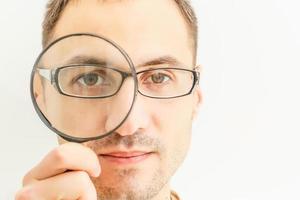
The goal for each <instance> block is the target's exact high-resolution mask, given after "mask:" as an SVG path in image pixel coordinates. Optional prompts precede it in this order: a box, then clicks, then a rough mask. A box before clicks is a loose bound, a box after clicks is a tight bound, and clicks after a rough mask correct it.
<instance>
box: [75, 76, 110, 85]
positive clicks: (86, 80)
mask: <svg viewBox="0 0 300 200" xmlns="http://www.w3.org/2000/svg"><path fill="white" fill-rule="evenodd" d="M77 81H78V82H79V83H80V84H82V85H84V86H97V85H101V84H103V83H104V81H105V79H104V78H103V77H102V76H100V75H99V74H97V73H88V74H84V75H82V76H80V77H79V78H78V79H77Z"/></svg>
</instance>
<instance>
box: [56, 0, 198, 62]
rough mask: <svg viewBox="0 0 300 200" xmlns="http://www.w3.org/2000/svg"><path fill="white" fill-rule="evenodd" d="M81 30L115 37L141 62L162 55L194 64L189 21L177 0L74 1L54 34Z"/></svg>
mask: <svg viewBox="0 0 300 200" xmlns="http://www.w3.org/2000/svg"><path fill="white" fill-rule="evenodd" d="M78 32H88V33H94V34H99V35H102V36H105V37H107V38H109V39H111V40H113V41H115V42H116V43H117V44H119V45H120V46H121V47H122V48H123V49H124V50H125V51H126V52H127V53H128V54H129V56H130V57H131V59H132V60H133V62H134V63H135V64H137V65H138V64H139V63H142V62H147V60H153V59H154V58H156V57H162V56H172V57H175V58H176V59H177V60H179V61H181V62H182V63H184V64H186V65H188V66H189V65H191V64H192V60H193V58H192V48H191V42H190V36H189V34H188V28H187V24H186V22H185V20H184V18H183V16H182V15H181V13H180V10H179V9H178V7H177V5H176V4H175V2H174V0H151V1H149V0H110V1H103V0H102V1H99V0H88V1H71V2H70V3H69V4H68V5H67V7H66V8H65V9H64V11H63V13H62V15H61V17H60V19H59V21H58V23H57V25H56V27H55V30H54V38H58V37H60V36H63V35H67V34H72V33H78Z"/></svg>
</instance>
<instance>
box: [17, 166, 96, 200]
mask: <svg viewBox="0 0 300 200" xmlns="http://www.w3.org/2000/svg"><path fill="white" fill-rule="evenodd" d="M15 199H16V200H24V199H26V200H53V199H71V200H75V199H76V200H77V199H79V200H97V193H96V189H95V186H94V185H93V183H92V181H91V179H90V177H89V175H88V174H87V173H86V172H84V171H71V172H66V173H63V174H60V175H57V176H53V177H51V178H48V179H45V180H42V181H37V182H35V183H34V184H31V185H28V186H26V187H24V188H23V189H21V190H20V191H19V192H18V193H17V195H16V198H15Z"/></svg>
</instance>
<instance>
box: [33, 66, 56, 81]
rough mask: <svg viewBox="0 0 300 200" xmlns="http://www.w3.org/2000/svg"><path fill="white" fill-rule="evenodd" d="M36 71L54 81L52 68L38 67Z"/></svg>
mask: <svg viewBox="0 0 300 200" xmlns="http://www.w3.org/2000/svg"><path fill="white" fill-rule="evenodd" d="M36 71H37V72H38V74H39V75H41V76H42V77H43V78H45V79H47V80H48V81H50V82H51V83H52V80H53V79H52V77H53V76H52V70H51V69H43V68H36Z"/></svg>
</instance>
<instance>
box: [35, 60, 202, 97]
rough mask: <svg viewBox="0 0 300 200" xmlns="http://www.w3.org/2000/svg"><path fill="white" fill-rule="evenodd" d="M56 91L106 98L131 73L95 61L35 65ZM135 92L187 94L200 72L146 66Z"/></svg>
mask: <svg viewBox="0 0 300 200" xmlns="http://www.w3.org/2000/svg"><path fill="white" fill-rule="evenodd" d="M36 71H37V72H38V73H39V75H41V76H42V77H44V78H45V79H47V80H49V81H50V82H51V84H52V85H53V86H54V87H55V88H56V89H57V91H58V92H59V93H60V94H62V95H66V96H69V97H78V98H90V99H93V98H108V97H112V96H114V95H116V94H117V93H118V91H119V90H120V89H121V87H122V84H123V83H124V80H125V79H126V78H127V77H130V76H132V74H131V73H128V72H124V71H121V70H119V69H117V68H113V67H109V66H102V65H98V64H84V65H83V64H80V65H79V64H73V65H68V66H63V67H58V68H54V69H46V68H36ZM136 75H137V80H138V92H139V93H140V94H141V95H143V96H146V97H150V98H157V99H169V98H177V97H182V96H186V95H189V94H191V92H192V91H193V89H194V88H195V85H196V84H198V83H199V79H200V73H199V72H198V71H197V70H189V69H183V68H175V67H173V68H172V67H158V68H150V69H146V70H142V71H138V72H137V73H136Z"/></svg>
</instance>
